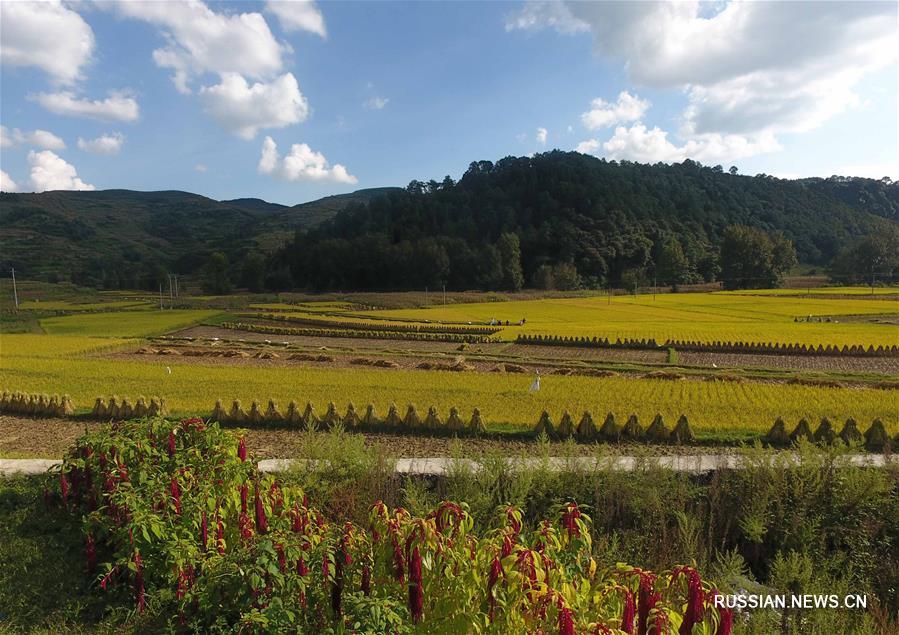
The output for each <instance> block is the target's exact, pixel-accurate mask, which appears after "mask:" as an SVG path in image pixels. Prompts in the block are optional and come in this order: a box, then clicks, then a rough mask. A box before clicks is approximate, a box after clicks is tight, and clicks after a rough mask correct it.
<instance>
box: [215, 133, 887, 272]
mask: <svg viewBox="0 0 899 635" xmlns="http://www.w3.org/2000/svg"><path fill="white" fill-rule="evenodd" d="M737 172H738V170H737V169H736V168H731V170H729V171H728V172H725V171H724V170H723V169H722V168H721V166H714V167H706V166H702V165H701V164H699V163H697V162H695V161H690V160H687V161H685V162H683V163H680V164H673V165H666V164H657V165H643V164H638V163H631V162H627V161H622V162H615V161H611V162H610V161H606V160H602V159H596V158H594V157H589V156H586V155H582V154H579V153H575V152H560V151H553V152H547V153H544V154H538V155H535V156H533V157H507V158H505V159H502V160H500V161H498V162H496V163H492V162H490V161H479V162H474V163H472V164H471V165H470V166H469V168H468V170H467V171H466V172H465V174H464V175H463V176H462V178H461V179H460V180H459V181H458V182H456V181H454V180H453V179H452V178H450V177H449V176H447V177H446V178H444V179H443V180H442V181H429V182H422V181H412V182H411V183H410V184H409V185H408V186H407V187H406V188H405V189H404V190H397V191H394V192H391V193H388V194H386V195H384V196H381V197H378V198H375V199H373V200H372V201H370V202H368V203H367V204H358V205H352V206H350V207H348V208H347V209H345V210H344V211H342V212H340V213H338V214H337V215H336V216H335V217H334V218H332V219H331V220H329V221H326V222H325V223H323V224H321V225H319V226H318V227H315V228H313V229H308V230H307V229H301V230H298V231H297V233H296V235H295V236H294V238H293V240H291V241H289V243H288V244H287V245H285V246H284V247H283V248H282V249H280V250H279V251H278V252H276V253H275V254H273V255H271V256H270V257H267V258H263V257H262V256H261V255H259V254H252V253H251V254H248V255H247V256H246V257H245V258H244V259H243V260H242V261H241V262H238V263H233V264H232V265H231V266H230V271H231V278H232V279H233V280H234V281H235V282H237V283H238V284H241V285H242V286H247V287H248V288H251V289H258V290H261V289H263V288H268V289H273V290H276V289H286V288H291V287H302V288H309V289H319V290H326V289H330V290H337V289H340V290H354V289H360V290H361V289H364V290H402V289H421V288H424V287H430V288H441V287H442V286H445V287H446V288H447V289H453V290H461V289H486V290H517V289H520V288H522V287H534V288H543V289H562V290H567V289H575V288H604V287H607V286H614V287H618V288H621V287H624V288H636V287H640V286H649V285H671V286H677V285H681V284H690V283H699V282H711V281H716V280H718V281H721V282H722V283H723V285H724V286H725V288H747V287H771V286H777V285H778V284H779V283H780V281H781V280H782V278H783V276H784V275H785V274H786V272H787V271H789V269H790V268H791V267H792V266H794V265H795V264H796V263H797V261H799V262H803V263H808V264H814V265H820V266H822V267H830V266H831V265H832V267H833V269H834V272H835V275H838V276H841V279H846V280H849V279H854V278H859V280H862V281H867V278H866V277H865V276H866V275H867V274H863V273H861V272H863V271H867V270H869V269H871V268H874V269H877V270H878V272H877V273H878V279H879V280H891V279H893V278H894V276H895V271H896V269H897V263H896V253H899V250H896V249H893V246H894V245H895V241H896V235H897V222H896V221H897V218H899V216H897V213H896V210H897V209H899V188H897V187H896V184H891V183H885V182H880V181H871V180H870V179H827V180H825V179H804V180H800V181H786V180H782V179H776V178H773V177H769V176H767V175H757V176H755V177H749V176H741V175H738V174H737ZM841 188H842V189H841ZM867 210H870V211H867ZM891 237H892V238H891ZM891 241H892V242H891ZM872 244H873V245H875V246H876V247H877V249H878V250H879V251H878V253H881V254H882V255H881V256H880V257H877V258H874V260H873V261H872V262H868V261H869V260H871V257H870V253H871V246H872ZM866 259H867V260H866ZM219 260H220V259H219ZM218 268H219V270H221V268H222V263H221V262H219V263H218ZM850 274H851V275H850ZM208 277H209V278H210V279H211V275H210V276H208ZM868 277H869V276H868Z"/></svg>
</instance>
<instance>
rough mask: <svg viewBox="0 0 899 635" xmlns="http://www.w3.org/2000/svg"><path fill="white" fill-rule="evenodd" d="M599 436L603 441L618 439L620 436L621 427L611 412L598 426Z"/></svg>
mask: <svg viewBox="0 0 899 635" xmlns="http://www.w3.org/2000/svg"><path fill="white" fill-rule="evenodd" d="M599 437H600V438H601V439H603V440H605V441H616V442H617V441H618V440H619V439H620V438H621V427H620V426H619V425H618V424H617V423H616V422H615V415H614V414H612V413H611V412H610V413H608V414H607V415H606V418H605V420H604V421H603V422H602V425H601V426H600V428H599Z"/></svg>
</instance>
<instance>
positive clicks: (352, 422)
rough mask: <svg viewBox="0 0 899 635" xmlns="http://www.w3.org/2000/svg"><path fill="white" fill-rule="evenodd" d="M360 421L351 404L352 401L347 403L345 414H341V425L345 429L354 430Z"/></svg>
mask: <svg viewBox="0 0 899 635" xmlns="http://www.w3.org/2000/svg"><path fill="white" fill-rule="evenodd" d="M360 423H362V420H361V419H360V418H359V415H358V414H357V413H356V407H355V406H354V405H353V404H352V402H350V403H348V404H347V407H346V414H345V415H344V416H343V427H344V428H345V429H347V430H355V429H356V428H358V427H359V424H360Z"/></svg>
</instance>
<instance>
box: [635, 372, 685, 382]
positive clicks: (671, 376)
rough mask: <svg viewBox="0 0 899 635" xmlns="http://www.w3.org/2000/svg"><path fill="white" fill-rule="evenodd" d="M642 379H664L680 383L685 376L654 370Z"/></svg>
mask: <svg viewBox="0 0 899 635" xmlns="http://www.w3.org/2000/svg"><path fill="white" fill-rule="evenodd" d="M643 378H644V379H666V380H668V381H680V380H682V379H686V378H687V376H686V375H683V374H681V373H676V372H674V371H671V370H654V371H652V372H651V373H646V374H645V375H643Z"/></svg>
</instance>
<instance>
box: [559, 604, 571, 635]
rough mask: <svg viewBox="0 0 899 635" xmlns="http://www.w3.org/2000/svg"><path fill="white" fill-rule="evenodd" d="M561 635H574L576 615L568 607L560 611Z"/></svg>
mask: <svg viewBox="0 0 899 635" xmlns="http://www.w3.org/2000/svg"><path fill="white" fill-rule="evenodd" d="M559 635H574V614H573V613H572V611H571V609H570V608H568V607H567V606H563V607H562V608H560V609H559Z"/></svg>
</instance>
